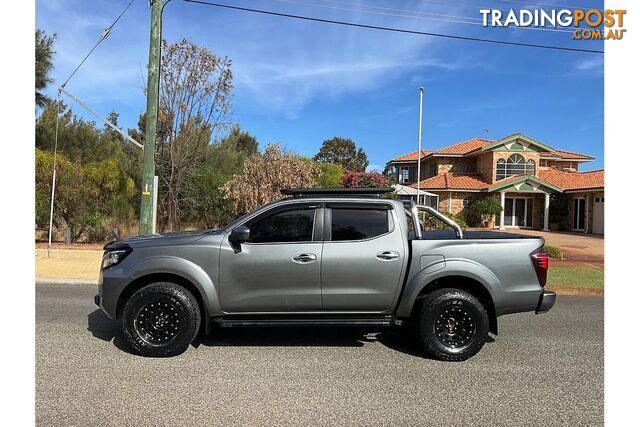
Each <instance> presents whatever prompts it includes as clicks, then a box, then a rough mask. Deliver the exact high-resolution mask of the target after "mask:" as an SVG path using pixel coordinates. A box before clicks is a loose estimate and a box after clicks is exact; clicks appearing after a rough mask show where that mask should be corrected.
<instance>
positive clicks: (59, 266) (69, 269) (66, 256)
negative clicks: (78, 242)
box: [36, 249, 102, 281]
mask: <svg viewBox="0 0 640 427" xmlns="http://www.w3.org/2000/svg"><path fill="white" fill-rule="evenodd" d="M101 260H102V250H74V249H53V250H52V251H51V258H48V257H47V250H46V249H36V278H37V279H85V280H90V281H97V280H98V275H99V274H100V262H101Z"/></svg>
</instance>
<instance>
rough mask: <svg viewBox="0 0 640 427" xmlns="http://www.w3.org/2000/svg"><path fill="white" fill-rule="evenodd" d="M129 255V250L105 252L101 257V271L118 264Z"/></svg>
mask: <svg viewBox="0 0 640 427" xmlns="http://www.w3.org/2000/svg"><path fill="white" fill-rule="evenodd" d="M130 253H131V249H119V250H115V251H105V252H104V255H103V256H102V269H103V270H104V269H105V268H109V267H113V266H114V265H117V264H120V263H121V262H122V260H123V259H125V258H126V257H127V255H129V254H130Z"/></svg>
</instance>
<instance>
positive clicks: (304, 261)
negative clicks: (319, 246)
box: [291, 254, 316, 264]
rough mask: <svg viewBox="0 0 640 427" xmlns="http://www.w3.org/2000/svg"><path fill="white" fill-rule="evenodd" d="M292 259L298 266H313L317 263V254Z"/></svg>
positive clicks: (301, 255) (302, 255)
mask: <svg viewBox="0 0 640 427" xmlns="http://www.w3.org/2000/svg"><path fill="white" fill-rule="evenodd" d="M291 259H292V260H293V262H295V263H298V264H311V263H314V262H316V254H300V255H296V256H294V257H293V258H291Z"/></svg>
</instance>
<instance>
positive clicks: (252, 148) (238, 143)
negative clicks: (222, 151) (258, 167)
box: [221, 124, 258, 156]
mask: <svg viewBox="0 0 640 427" xmlns="http://www.w3.org/2000/svg"><path fill="white" fill-rule="evenodd" d="M221 144H222V145H223V146H230V148H231V149H233V150H235V151H240V152H243V153H245V154H246V155H247V156H250V155H252V154H256V153H257V152H258V140H257V139H256V137H255V136H253V135H251V134H250V133H249V132H246V131H243V130H241V129H240V125H238V124H236V125H234V126H233V128H231V132H230V133H229V135H227V136H226V137H225V138H224V139H223V140H222V141H221Z"/></svg>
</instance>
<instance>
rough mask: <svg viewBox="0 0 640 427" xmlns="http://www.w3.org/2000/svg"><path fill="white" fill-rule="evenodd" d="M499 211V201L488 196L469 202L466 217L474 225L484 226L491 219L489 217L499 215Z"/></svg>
mask: <svg viewBox="0 0 640 427" xmlns="http://www.w3.org/2000/svg"><path fill="white" fill-rule="evenodd" d="M500 212H502V206H501V205H500V201H499V200H498V199H497V198H495V197H492V196H488V197H483V198H482V199H478V200H476V201H475V202H473V203H471V205H469V207H468V208H467V212H466V218H467V221H468V222H469V223H470V224H472V225H474V226H479V225H483V226H486V224H487V223H488V222H489V221H491V217H492V216H493V215H500Z"/></svg>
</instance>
